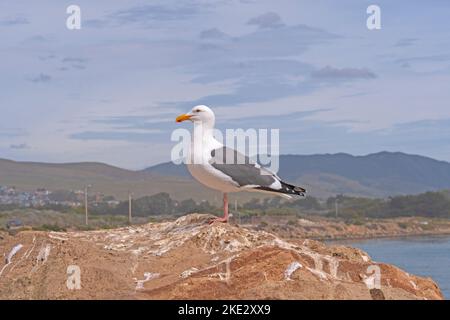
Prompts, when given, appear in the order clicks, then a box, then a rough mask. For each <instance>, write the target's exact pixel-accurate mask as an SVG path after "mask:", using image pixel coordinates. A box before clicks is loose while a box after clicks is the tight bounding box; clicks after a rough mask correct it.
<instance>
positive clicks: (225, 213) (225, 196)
mask: <svg viewBox="0 0 450 320" xmlns="http://www.w3.org/2000/svg"><path fill="white" fill-rule="evenodd" d="M214 222H228V194H226V193H224V194H223V217H222V218H216V219H213V220H211V221H210V224H211V223H214Z"/></svg>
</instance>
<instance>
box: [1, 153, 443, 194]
mask: <svg viewBox="0 0 450 320" xmlns="http://www.w3.org/2000/svg"><path fill="white" fill-rule="evenodd" d="M278 174H279V176H280V177H282V178H283V179H284V180H286V181H288V182H292V183H296V184H299V185H302V186H306V188H307V189H308V191H309V194H310V195H313V196H318V197H327V196H330V195H334V194H337V193H343V194H346V195H357V196H369V197H386V196H390V195H398V194H414V193H420V192H424V191H430V190H441V189H450V163H448V162H444V161H437V160H434V159H431V158H427V157H423V156H417V155H409V154H404V153H399V152H395V153H392V152H379V153H375V154H369V155H366V156H352V155H349V154H344V153H339V154H323V155H282V156H280V171H279V172H278ZM86 184H92V185H93V192H102V193H105V194H108V195H114V196H116V197H117V198H119V199H125V198H126V196H127V193H128V190H131V191H132V192H133V193H134V195H135V197H140V196H144V195H151V194H155V193H158V192H163V191H164V192H169V193H170V194H171V196H172V197H173V198H174V199H180V200H181V199H186V198H191V197H192V198H193V199H196V200H203V199H208V200H210V201H212V202H219V201H220V198H221V196H220V194H219V193H218V192H215V191H213V190H209V189H207V188H204V187H203V186H201V185H200V184H198V183H197V182H196V181H194V180H193V179H192V178H191V177H190V175H189V173H188V172H187V170H186V168H185V166H184V165H181V166H177V165H174V164H173V163H162V164H158V165H156V166H152V167H149V168H147V169H145V170H140V171H131V170H126V169H121V168H117V167H114V166H110V165H107V164H103V163H93V162H85V163H64V164H50V163H35V162H17V161H11V160H4V159H0V185H9V186H16V187H18V188H19V189H23V190H34V189H37V188H40V187H45V188H48V189H50V190H57V189H72V190H73V189H82V188H83V187H84V186H85V185H86ZM256 195H257V194H255V193H242V194H239V195H237V198H238V199H240V200H248V199H250V198H253V197H255V196H256ZM265 196H266V195H262V197H265Z"/></svg>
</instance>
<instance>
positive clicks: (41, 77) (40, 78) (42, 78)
mask: <svg viewBox="0 0 450 320" xmlns="http://www.w3.org/2000/svg"><path fill="white" fill-rule="evenodd" d="M51 80H52V77H51V76H50V75H48V74H45V73H40V74H38V75H37V76H35V77H33V78H31V79H30V81H31V82H34V83H46V82H50V81H51Z"/></svg>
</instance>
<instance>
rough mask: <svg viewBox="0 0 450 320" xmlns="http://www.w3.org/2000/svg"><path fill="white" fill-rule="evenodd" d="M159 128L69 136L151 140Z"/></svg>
mask: <svg viewBox="0 0 450 320" xmlns="http://www.w3.org/2000/svg"><path fill="white" fill-rule="evenodd" d="M159 132H160V131H159V130H147V132H139V131H138V132H136V131H84V132H79V133H74V134H71V135H70V136H69V138H70V139H74V140H84V141H88V140H97V141H128V142H147V143H148V142H149V141H151V140H152V139H154V137H155V133H159Z"/></svg>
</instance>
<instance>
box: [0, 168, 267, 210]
mask: <svg viewBox="0 0 450 320" xmlns="http://www.w3.org/2000/svg"><path fill="white" fill-rule="evenodd" d="M0 185H6V186H15V187H17V188H18V189H19V190H24V191H33V190H36V189H38V188H47V189H49V190H82V189H84V187H85V186H86V185H92V188H91V189H90V193H91V194H92V193H94V192H100V193H103V194H106V195H112V196H114V197H116V198H117V199H119V200H125V199H127V198H128V191H129V190H130V191H131V192H132V193H133V196H134V197H135V198H137V197H143V196H146V195H152V194H156V193H159V192H168V193H169V194H170V196H171V197H172V198H173V199H176V200H184V199H188V198H193V199H194V200H197V201H201V200H205V199H209V200H210V202H211V200H212V201H213V202H215V203H219V202H220V201H221V195H220V194H219V193H218V192H215V191H214V190H210V189H208V188H206V187H204V186H202V185H200V184H199V183H198V182H197V181H194V180H192V179H190V178H188V177H183V176H174V175H165V176H162V175H159V174H153V173H151V172H145V171H132V170H126V169H121V168H118V167H114V166H111V165H107V164H103V163H95V162H84V163H63V164H54V163H37V162H19V161H11V160H5V159H0ZM250 196H251V195H249V194H240V195H239V196H238V197H237V199H238V200H239V201H248V200H250V198H251V197H250ZM261 197H263V196H261Z"/></svg>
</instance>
